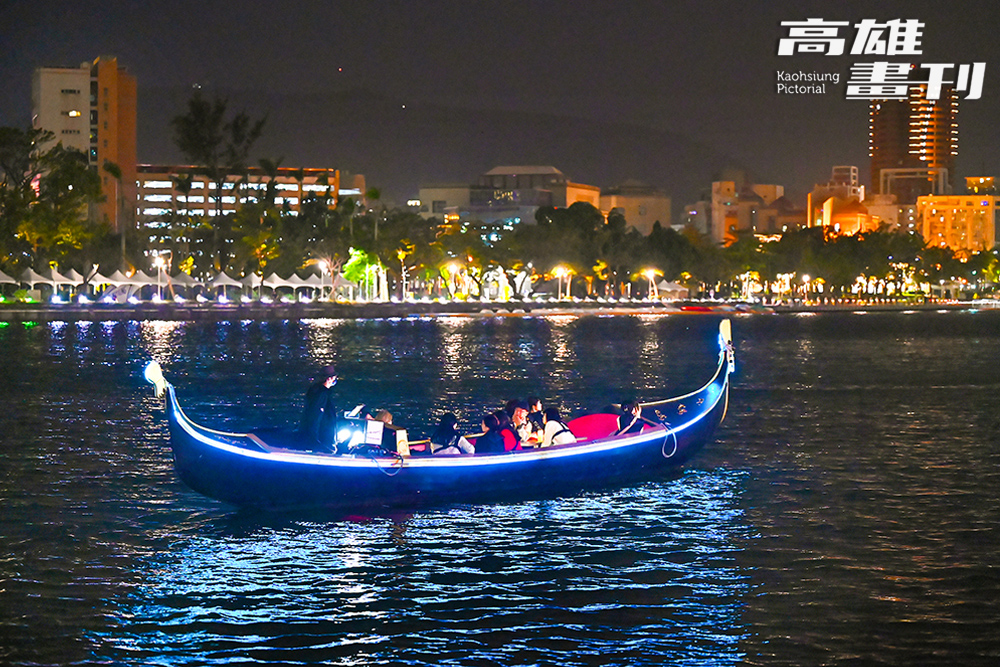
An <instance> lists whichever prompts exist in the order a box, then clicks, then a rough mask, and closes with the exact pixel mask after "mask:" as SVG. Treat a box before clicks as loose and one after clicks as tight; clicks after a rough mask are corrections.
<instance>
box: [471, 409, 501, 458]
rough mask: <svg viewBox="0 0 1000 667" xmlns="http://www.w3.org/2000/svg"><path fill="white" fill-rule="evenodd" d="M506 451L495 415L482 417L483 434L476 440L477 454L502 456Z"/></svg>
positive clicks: (498, 421)
mask: <svg viewBox="0 0 1000 667" xmlns="http://www.w3.org/2000/svg"><path fill="white" fill-rule="evenodd" d="M504 451H506V448H505V447H504V442H503V435H501V434H500V420H499V419H497V417H496V415H486V416H485V417H483V434H482V435H481V436H479V437H478V438H477V439H476V453H477V454H502V453H503V452H504Z"/></svg>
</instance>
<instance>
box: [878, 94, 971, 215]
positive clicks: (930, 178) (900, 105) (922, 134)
mask: <svg viewBox="0 0 1000 667" xmlns="http://www.w3.org/2000/svg"><path fill="white" fill-rule="evenodd" d="M957 114H958V97H957V95H956V93H955V91H954V90H953V89H951V88H948V87H945V88H944V89H943V90H942V93H941V98H940V99H937V100H928V99H927V85H926V84H919V85H913V86H910V88H909V91H908V95H907V99H905V100H872V101H871V104H870V107H869V111H868V155H869V157H870V158H871V172H872V189H873V191H875V192H878V193H879V194H894V195H896V197H897V201H898V202H899V203H900V204H913V203H915V202H916V199H917V197H919V196H921V195H926V194H938V195H944V194H948V193H950V192H951V191H952V190H953V186H954V177H955V156H956V155H958V123H957V120H956V117H957Z"/></svg>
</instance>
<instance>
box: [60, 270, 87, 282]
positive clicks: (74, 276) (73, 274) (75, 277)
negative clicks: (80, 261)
mask: <svg viewBox="0 0 1000 667" xmlns="http://www.w3.org/2000/svg"><path fill="white" fill-rule="evenodd" d="M63 275H64V276H66V278H68V279H69V280H72V281H73V284H74V285H80V284H82V283H83V276H82V275H81V274H80V272H79V271H77V270H76V269H70V270H69V271H67V272H66V273H64V274H63Z"/></svg>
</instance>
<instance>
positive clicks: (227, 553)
mask: <svg viewBox="0 0 1000 667" xmlns="http://www.w3.org/2000/svg"><path fill="white" fill-rule="evenodd" d="M717 323H718V319H717V318H713V317H702V316H683V315H677V316H669V315H668V316H657V317H649V318H646V317H632V316H624V317H622V316H618V317H578V316H568V315H558V316H554V317H537V316H527V317H523V318H499V317H497V318H492V317H478V316H477V317H462V318H443V319H440V320H439V319H434V318H411V319H403V320H399V321H394V322H385V321H383V322H379V321H362V322H354V321H309V322H298V321H287V322H235V323H224V324H221V325H220V324H217V323H207V322H206V323H196V322H189V323H157V322H149V323H138V322H93V323H86V322H78V323H77V322H74V323H61V322H60V323H52V324H36V323H21V324H18V323H14V324H11V325H9V326H0V349H2V350H3V351H4V354H3V355H0V378H2V379H3V382H0V405H3V406H4V409H3V410H0V446H2V451H0V546H2V550H0V582H2V583H0V663H3V664H12V665H32V666H37V665H63V664H81V665H82V664H93V663H95V662H98V661H103V662H105V663H111V664H213V663H223V662H230V663H233V662H235V663H245V662H250V661H255V660H256V661H259V662H261V663H272V664H275V663H278V664H287V663H288V662H295V661H298V662H308V661H310V660H313V661H327V662H330V663H332V664H372V663H374V664H399V663H406V662H409V663H412V664H442V662H444V663H450V664H476V663H482V662H484V661H485V662H489V663H495V664H501V665H508V664H509V665H522V664H566V665H577V664H579V665H595V664H602V665H603V664H650V665H653V664H656V665H660V664H671V663H681V664H718V663H719V662H723V663H726V662H730V663H732V662H742V663H744V664H767V665H774V664H780V665H805V664H810V665H811V664H831V665H833V664H837V665H839V664H885V665H911V664H929V663H933V664H941V665H963V667H967V666H969V665H984V666H989V667H992V666H993V665H996V664H1000V642H997V641H996V639H995V638H996V637H997V636H1000V583H998V582H1000V578H998V577H997V576H996V573H997V565H996V563H997V557H996V554H997V553H998V552H1000V499H998V491H997V489H1000V402H998V401H997V396H998V395H1000V381H998V379H997V374H996V360H997V359H1000V311H986V310H983V311H980V312H976V313H971V312H966V313H951V312H949V313H935V312H927V311H922V312H919V313H895V314H893V313H868V314H866V315H864V316H863V317H859V316H857V315H854V314H851V313H839V314H818V315H815V316H810V317H791V316H759V315H753V316H748V315H742V316H741V315H737V316H736V317H734V325H733V329H734V333H735V340H736V347H737V374H736V376H735V385H734V388H733V394H732V401H731V403H730V406H729V407H730V409H729V414H728V416H727V419H726V422H725V423H724V424H723V425H722V427H721V428H720V430H719V432H718V437H717V438H716V441H715V442H713V443H712V444H710V445H709V446H708V447H707V448H706V449H705V450H704V451H703V452H701V453H700V454H699V455H698V457H696V459H695V460H694V461H693V462H692V466H691V469H690V471H688V472H687V473H685V474H684V475H682V476H680V477H678V478H676V479H666V480H660V481H653V482H650V483H648V484H645V485H641V486H638V487H633V488H627V489H622V490H619V491H614V492H607V493H595V494H588V495H585V496H582V497H580V498H557V499H553V500H551V501H548V502H544V503H521V504H514V505H496V506H485V507H455V508H446V509H440V510H437V511H428V512H421V513H419V514H415V515H413V516H394V517H371V518H368V519H365V518H363V517H352V518H350V519H349V520H347V519H345V518H343V517H331V516H302V515H298V516H285V517H280V516H279V517H274V516H271V517H255V516H247V515H244V514H241V513H238V512H234V511H233V510H232V509H231V508H227V507H224V506H221V505H219V504H218V503H215V502H214V501H211V500H209V499H206V498H203V497H201V496H198V495H197V494H195V493H194V492H192V491H190V490H189V489H187V488H185V487H184V486H183V485H181V484H180V483H179V482H178V481H177V480H176V478H175V476H174V473H173V470H172V466H171V461H170V451H169V448H168V445H167V434H166V426H165V424H164V422H163V418H162V413H161V412H159V411H158V410H157V408H156V405H157V402H156V400H155V399H153V397H152V395H151V393H150V392H149V390H148V387H147V386H146V385H145V384H144V383H143V381H142V379H141V368H142V365H143V362H144V361H145V360H146V359H149V358H152V357H156V358H160V359H163V360H164V361H165V363H164V368H165V372H166V373H167V376H168V378H169V379H170V380H171V381H172V382H174V384H175V385H176V386H177V387H178V391H179V392H180V395H181V397H182V400H183V404H184V406H185V408H186V409H187V411H188V413H189V414H190V415H191V416H192V417H194V418H196V419H198V420H200V421H204V422H205V423H206V424H208V425H211V426H215V427H219V428H223V429H242V428H246V427H254V426H262V425H263V426H266V425H288V424H293V423H294V422H295V421H297V418H298V414H299V410H300V408H301V403H300V401H301V397H302V392H303V391H304V388H305V386H306V384H307V382H308V380H309V378H310V377H311V376H312V374H314V373H315V371H316V369H317V368H318V367H319V366H321V365H323V364H324V363H328V362H329V361H331V360H332V361H334V362H335V363H337V365H338V368H339V369H340V370H341V375H342V381H341V384H340V385H338V391H340V392H341V393H340V396H341V397H342V399H343V403H344V404H345V405H347V404H350V403H354V402H356V403H367V404H370V405H375V406H378V407H389V408H390V409H392V411H393V412H394V414H396V415H397V421H398V422H400V423H403V424H405V425H407V426H408V427H412V429H413V431H414V432H415V433H416V434H418V435H419V434H420V429H421V428H422V426H423V425H425V424H427V423H429V422H431V421H432V420H433V419H434V418H435V417H436V416H437V415H438V414H439V413H440V412H441V411H445V410H448V411H455V412H457V413H458V414H460V415H461V418H462V420H463V422H464V423H466V424H471V423H473V422H474V421H475V418H477V417H478V416H480V414H481V411H482V410H484V409H486V408H487V407H488V408H491V409H492V408H494V407H497V406H499V405H500V404H502V403H503V401H504V400H506V399H507V398H510V397H515V396H517V397H520V396H525V395H528V394H532V393H537V394H539V395H541V396H542V397H543V400H544V401H545V402H546V403H547V404H555V405H557V406H559V407H562V408H563V409H564V410H565V411H566V412H567V413H569V414H571V415H572V414H573V413H574V412H576V411H580V410H586V409H593V408H595V407H600V406H601V405H603V403H604V402H606V401H608V400H615V399H618V398H620V396H621V394H622V393H624V392H625V391H628V392H629V393H634V394H635V395H637V396H639V397H645V396H655V397H660V396H663V395H665V394H679V393H684V392H686V391H689V390H690V389H692V388H694V386H696V385H697V384H698V383H700V382H701V381H702V380H704V379H705V378H706V373H710V372H711V371H712V370H714V364H715V360H716V358H717V357H716V347H715V341H716V337H717ZM442 368H444V369H445V371H444V372H442ZM161 653H162V655H161ZM472 655H476V656H480V657H482V658H483V660H476V661H473V660H471V659H470V658H469V657H468V656H472Z"/></svg>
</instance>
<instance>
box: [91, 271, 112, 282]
mask: <svg viewBox="0 0 1000 667" xmlns="http://www.w3.org/2000/svg"><path fill="white" fill-rule="evenodd" d="M87 282H89V283H90V284H91V285H110V284H111V279H110V278H108V277H107V276H105V275H104V274H102V273H101V272H99V271H95V272H94V273H93V274H91V276H90V279H89V280H88V281H87Z"/></svg>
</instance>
